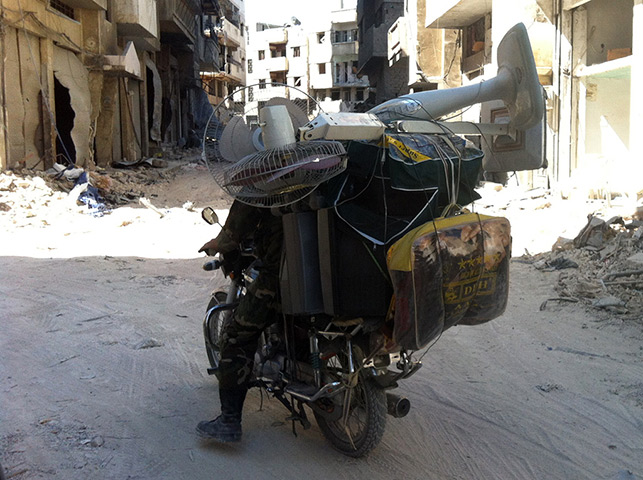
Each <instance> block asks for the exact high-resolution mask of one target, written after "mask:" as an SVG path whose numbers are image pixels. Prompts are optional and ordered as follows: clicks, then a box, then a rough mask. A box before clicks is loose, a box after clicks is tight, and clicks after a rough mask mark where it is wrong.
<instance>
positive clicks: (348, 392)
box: [202, 24, 545, 457]
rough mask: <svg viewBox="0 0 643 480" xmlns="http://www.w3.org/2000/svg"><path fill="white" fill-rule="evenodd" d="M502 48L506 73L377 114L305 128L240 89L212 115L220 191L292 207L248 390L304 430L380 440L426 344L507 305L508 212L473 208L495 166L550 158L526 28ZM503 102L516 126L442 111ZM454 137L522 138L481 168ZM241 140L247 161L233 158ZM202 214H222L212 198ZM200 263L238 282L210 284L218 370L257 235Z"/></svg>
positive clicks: (209, 347) (255, 265) (398, 102)
mask: <svg viewBox="0 0 643 480" xmlns="http://www.w3.org/2000/svg"><path fill="white" fill-rule="evenodd" d="M497 56H498V62H497V63H498V75H497V76H496V77H495V78H494V79H491V80H488V81H485V82H481V83H479V84H475V85H469V86H466V87H460V88H456V89H446V90H428V91H423V92H416V93H412V94H408V95H403V96H401V97H399V98H396V99H393V100H389V101H387V102H385V103H383V104H380V105H378V106H377V107H375V108H373V109H371V110H369V111H368V112H366V113H352V112H342V113H335V114H325V113H321V114H319V115H318V116H317V117H316V118H315V119H314V120H311V121H310V122H309V123H307V124H305V125H303V126H301V127H299V128H298V130H297V132H296V134H295V131H294V123H293V121H291V118H290V113H289V110H288V108H287V107H286V106H285V105H284V104H283V103H284V102H286V100H285V99H281V100H280V101H279V102H275V103H276V104H275V105H270V106H268V105H266V106H264V107H262V108H261V110H259V116H258V118H259V122H258V123H256V124H253V123H252V122H255V121H256V120H257V118H256V116H254V115H248V114H247V112H245V111H244V110H243V109H242V110H241V111H239V112H234V111H233V110H232V108H233V107H234V106H240V105H242V103H243V102H242V101H241V100H242V99H243V98H246V95H241V94H242V93H244V92H240V91H237V92H235V93H233V94H232V95H231V96H229V97H228V98H227V99H226V100H224V101H223V102H221V104H220V105H219V107H217V108H216V109H215V110H214V111H213V113H212V116H211V120H210V121H209V122H208V125H209V127H208V130H207V132H208V133H207V134H206V138H205V141H204V145H209V146H210V147H211V148H212V150H213V152H214V154H213V155H206V158H210V159H211V163H212V165H211V164H210V163H208V166H209V167H212V168H211V173H212V174H213V176H214V178H215V180H216V181H217V183H218V184H219V186H221V188H223V189H224V190H225V191H226V192H227V193H229V194H230V195H231V196H233V197H234V198H235V199H236V200H239V201H241V202H243V203H248V204H251V205H256V206H260V207H267V208H271V209H273V208H276V209H277V210H278V209H279V208H282V207H283V208H286V207H287V208H289V209H290V210H289V211H288V212H286V213H283V212H282V214H283V226H284V232H286V230H287V229H288V231H289V233H287V234H285V237H286V238H287V239H288V240H286V241H284V250H283V251H284V255H283V262H282V271H281V278H280V281H281V300H282V307H283V308H282V310H283V311H282V314H281V315H280V319H279V321H278V322H277V323H275V324H273V325H271V326H270V327H268V328H267V329H266V330H265V331H264V332H263V333H262V335H261V337H260V340H259V342H258V346H257V351H256V354H255V362H254V381H253V383H252V385H253V386H254V387H258V388H261V389H262V390H265V391H266V392H268V393H269V394H271V395H272V396H274V397H275V398H276V399H277V400H278V401H279V402H281V403H282V404H283V405H284V406H285V407H286V408H287V409H288V411H289V412H290V415H289V417H288V418H289V419H290V420H292V422H293V429H295V426H296V425H297V424H300V425H301V426H303V428H310V426H311V423H310V421H309V419H308V414H307V410H310V411H312V414H313V416H314V418H315V420H316V421H317V424H318V426H319V428H320V430H321V432H322V434H323V435H324V436H325V437H326V439H327V440H328V441H329V442H330V444H331V445H332V446H333V447H334V448H335V449H337V450H338V451H340V452H341V453H343V454H345V455H347V456H351V457H361V456H364V455H366V454H368V453H369V452H370V451H371V450H373V449H374V448H375V447H376V446H377V445H378V443H379V442H380V440H381V438H382V435H383V433H384V429H385V425H386V420H387V414H389V415H391V416H393V417H397V418H401V417H404V416H405V415H406V414H407V413H408V412H409V410H410V406H411V405H410V402H409V400H408V399H406V398H404V397H401V396H399V395H397V394H395V393H393V392H392V390H394V389H395V388H397V387H398V386H399V382H400V381H402V380H405V379H407V378H409V377H410V376H411V375H413V374H415V373H416V372H417V371H418V370H419V369H420V368H421V366H422V363H421V362H420V361H419V360H417V359H416V358H414V356H413V355H414V352H419V351H421V350H423V349H425V348H428V347H429V346H430V345H431V344H432V342H433V341H434V340H437V338H439V336H440V335H441V334H442V332H443V331H445V330H446V329H448V328H450V327H452V326H454V325H479V324H481V323H484V322H487V321H490V320H492V319H494V318H497V317H498V316H500V315H501V314H502V313H503V311H504V309H505V306H506V305H507V296H508V285H509V282H508V273H509V259H510V258H511V235H510V225H509V222H508V221H507V220H506V219H503V218H500V217H498V218H494V217H488V216H484V215H479V214H476V213H471V212H467V211H466V210H465V209H463V208H462V207H461V206H464V205H468V204H470V203H471V202H473V201H474V200H475V199H476V198H477V197H476V193H475V191H474V186H475V184H476V181H477V178H478V175H479V172H480V170H481V169H482V168H483V166H484V169H485V170H487V171H490V172H503V171H515V170H531V169H536V168H541V167H542V166H543V165H544V148H543V147H544V143H545V142H544V132H545V129H544V120H543V119H544V116H543V112H544V105H545V97H544V94H543V89H542V87H541V86H540V83H539V80H538V74H537V70H536V66H535V63H534V59H533V54H532V49H531V46H530V43H529V37H528V35H527V30H526V28H525V26H524V25H522V24H518V25H516V26H514V27H513V28H512V29H510V30H509V31H508V32H507V34H506V35H505V37H504V38H503V40H502V41H501V42H500V44H499V46H498V55H497ZM245 88H246V89H247V92H245V93H247V98H248V99H249V98H251V97H252V92H251V90H250V89H251V88H252V87H251V86H249V87H245ZM288 88H292V87H288ZM235 95H236V96H237V97H238V98H237V97H235ZM500 100H502V102H503V103H504V105H505V106H506V109H507V112H508V114H509V117H510V119H511V121H510V122H509V123H502V124H496V123H494V124H475V125H474V126H473V128H471V125H470V124H468V123H463V122H446V121H445V122H441V121H436V120H435V119H436V118H441V117H444V116H445V115H447V114H449V113H452V112H455V111H456V110H458V109H462V108H465V107H467V106H469V105H473V104H475V103H481V102H491V101H500ZM259 103H262V102H259ZM264 103H265V102H264ZM269 103H270V102H269ZM293 105H294V104H293ZM293 105H291V107H292V108H294V107H293ZM498 111H499V110H498ZM231 112H234V113H237V114H238V115H236V116H235V115H233V114H232V113H231ZM253 119H254V120H253ZM240 125H241V126H243V125H245V126H246V127H247V131H246V132H245V134H244V135H240V134H238V131H237V129H238V128H240V127H239V126H240ZM250 125H253V128H255V130H250ZM210 126H211V127H212V128H210ZM456 135H486V136H488V137H489V139H490V140H491V141H492V142H494V145H495V142H496V141H497V142H498V145H499V146H502V145H504V143H503V142H509V143H508V144H507V145H513V146H512V147H511V148H509V149H506V152H505V149H504V147H503V148H498V149H497V151H493V149H492V150H491V155H490V159H489V160H488V161H487V163H486V164H485V163H483V157H484V158H485V159H486V158H487V157H486V156H484V155H483V152H482V151H481V150H478V149H477V148H473V147H472V146H471V145H469V143H468V142H467V141H465V140H464V139H463V138H461V137H457V136H456ZM260 136H261V139H262V142H263V143H262V145H259V142H255V141H254V140H258V139H259V137H260ZM494 138H495V139H496V140H494ZM517 138H520V139H523V138H524V139H526V140H525V141H524V142H523V141H522V140H521V141H516V139H517ZM248 139H253V140H252V142H250V141H249V140H248ZM295 140H296V141H295ZM293 141H295V143H293ZM491 141H490V142H482V143H488V144H489V145H490V144H491ZM342 142H344V143H342ZM353 142H354V143H353ZM251 143H252V144H251ZM527 145H528V146H529V148H528V149H527ZM224 147H226V148H224ZM232 147H235V148H232ZM236 147H239V148H236ZM240 147H243V148H240ZM260 147H261V148H260ZM514 147H515V148H514ZM206 150H207V148H206ZM237 150H238V151H242V152H244V155H245V156H243V157H242V158H228V156H226V155H227V154H228V153H230V152H236V151H237ZM248 151H254V153H250V154H247V155H246V153H247V152H248ZM224 152H225V153H224ZM503 152H505V153H506V156H504V154H503ZM206 153H207V152H206ZM349 159H350V162H349V161H348V160H349ZM221 161H226V162H231V163H230V165H229V166H228V167H226V168H220V167H219V163H218V162H221ZM322 185H323V186H324V187H323V188H322V187H321V186H322ZM320 190H321V191H320ZM311 192H314V193H315V195H313V194H312V193H311ZM305 202H307V204H306V205H304V203H305ZM202 216H203V219H204V220H205V221H206V222H207V223H209V224H216V223H218V219H217V217H216V214H215V212H214V210H213V209H211V208H206V209H204V210H203V212H202ZM204 268H205V269H206V270H221V271H222V272H223V274H224V276H225V277H227V278H228V279H229V280H230V284H229V286H228V288H227V290H225V291H223V290H220V291H216V292H214V293H213V294H212V297H211V299H210V302H209V304H208V308H207V311H206V315H205V319H204V322H203V333H204V337H205V346H206V352H207V355H208V360H209V363H210V368H209V369H208V373H210V374H216V373H217V371H218V368H219V362H220V339H221V336H222V332H223V331H224V330H225V328H226V325H227V324H229V323H230V322H231V321H232V320H233V319H234V315H235V309H236V307H237V305H238V304H239V301H240V299H241V298H243V295H244V294H245V292H246V288H247V287H248V286H249V285H251V283H252V282H253V281H254V279H256V277H257V272H258V271H259V269H260V268H261V266H260V263H259V261H258V260H257V258H256V257H255V256H254V254H253V248H252V240H251V239H248V240H245V241H244V242H243V243H242V245H240V247H239V250H238V252H237V253H235V254H226V255H223V256H222V255H219V256H218V257H217V258H215V259H213V260H211V261H208V262H207V263H206V264H205V265H204ZM420 358H421V357H420Z"/></svg>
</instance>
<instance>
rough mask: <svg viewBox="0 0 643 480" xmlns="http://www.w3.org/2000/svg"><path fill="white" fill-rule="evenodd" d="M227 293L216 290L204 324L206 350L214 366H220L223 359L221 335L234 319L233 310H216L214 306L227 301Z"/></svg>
mask: <svg viewBox="0 0 643 480" xmlns="http://www.w3.org/2000/svg"><path fill="white" fill-rule="evenodd" d="M226 298H227V294H226V293H225V292H215V293H214V294H213V295H212V298H211V299H210V303H208V309H207V310H206V314H205V315H206V320H205V323H204V324H203V334H204V336H205V350H206V352H207V354H208V360H209V361H210V366H211V367H212V368H219V362H220V361H221V349H220V345H221V336H222V335H223V330H224V328H225V326H226V325H227V324H228V323H229V322H230V321H231V320H232V310H215V311H212V308H213V307H216V306H218V305H222V304H224V303H225V302H226Z"/></svg>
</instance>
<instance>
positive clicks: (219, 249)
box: [199, 228, 239, 257]
mask: <svg viewBox="0 0 643 480" xmlns="http://www.w3.org/2000/svg"><path fill="white" fill-rule="evenodd" d="M238 248H239V241H238V240H235V239H234V238H233V236H232V235H231V234H230V233H229V232H228V231H227V230H226V229H225V228H224V229H222V230H221V232H220V233H219V235H217V238H213V239H212V240H210V241H209V242H208V243H206V244H205V245H203V246H202V247H201V248H200V249H199V253H200V252H205V254H206V255H208V256H210V257H214V256H215V255H216V254H217V253H223V254H225V253H228V252H231V251H233V250H237V249H238Z"/></svg>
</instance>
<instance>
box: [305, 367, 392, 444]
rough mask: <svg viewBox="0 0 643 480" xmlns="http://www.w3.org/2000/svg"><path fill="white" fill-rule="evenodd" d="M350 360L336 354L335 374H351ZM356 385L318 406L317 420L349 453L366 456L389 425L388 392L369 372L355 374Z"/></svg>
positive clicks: (332, 374) (332, 440)
mask: <svg viewBox="0 0 643 480" xmlns="http://www.w3.org/2000/svg"><path fill="white" fill-rule="evenodd" d="M346 363H347V362H345V361H343V362H342V361H340V360H339V357H334V358H332V359H330V360H329V361H328V364H327V366H326V368H327V373H328V374H329V376H330V377H331V378H333V377H334V378H335V379H339V378H341V377H343V378H344V379H346V378H350V377H347V375H348V374H347V372H346V369H345V367H344V365H346ZM352 383H353V386H352V387H351V388H347V389H346V390H345V391H344V392H343V393H340V394H338V395H337V396H336V397H334V398H332V399H325V400H323V401H321V403H320V404H319V405H318V406H319V407H320V408H319V409H317V408H316V409H314V410H313V411H314V414H315V418H316V420H317V424H318V425H319V428H320V429H321V431H322V433H323V434H324V436H325V437H326V439H327V440H328V441H329V442H330V444H331V445H332V446H333V447H334V448H335V449H336V450H338V451H340V452H341V453H343V454H344V455H347V456H349V457H362V456H364V455H366V454H367V453H369V452H370V451H371V450H373V449H374V448H375V447H376V446H377V445H378V444H379V443H380V440H381V439H382V435H383V434H384V428H385V426H386V393H385V392H384V390H382V389H380V388H378V387H377V386H376V384H375V382H374V381H373V380H372V379H370V378H368V377H367V375H366V374H364V373H359V374H356V377H354V378H353V382H352Z"/></svg>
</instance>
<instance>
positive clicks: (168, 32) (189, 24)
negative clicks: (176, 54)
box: [158, 0, 201, 45]
mask: <svg viewBox="0 0 643 480" xmlns="http://www.w3.org/2000/svg"><path fill="white" fill-rule="evenodd" d="M158 10H159V12H160V19H159V20H160V24H161V33H162V34H163V39H164V41H167V42H169V43H172V44H175V45H181V44H185V43H188V44H192V45H193V44H194V43H195V41H196V35H197V15H199V14H200V13H201V7H200V3H199V2H197V1H196V0H159V1H158Z"/></svg>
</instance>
